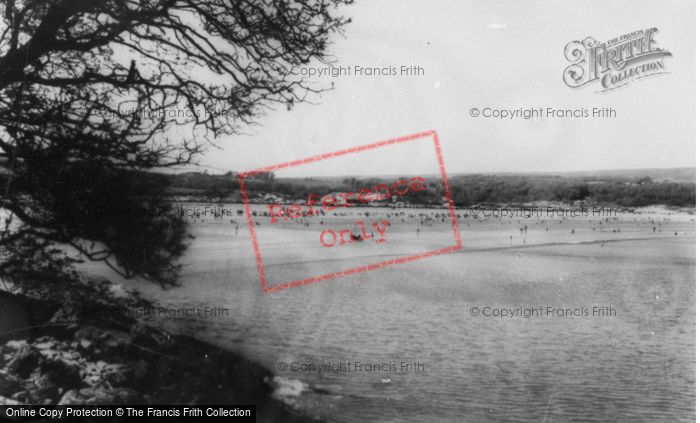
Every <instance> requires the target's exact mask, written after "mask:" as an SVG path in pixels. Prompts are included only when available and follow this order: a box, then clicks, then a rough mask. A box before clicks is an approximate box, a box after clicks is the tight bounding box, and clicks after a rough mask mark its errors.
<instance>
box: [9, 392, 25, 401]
mask: <svg viewBox="0 0 700 423" xmlns="http://www.w3.org/2000/svg"><path fill="white" fill-rule="evenodd" d="M10 398H12V399H13V400H15V401H19V402H27V393H26V392H25V391H24V390H22V391H19V392H15V393H14V394H12V395H10Z"/></svg>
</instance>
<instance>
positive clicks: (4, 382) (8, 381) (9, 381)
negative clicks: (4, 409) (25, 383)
mask: <svg viewBox="0 0 700 423" xmlns="http://www.w3.org/2000/svg"><path fill="white" fill-rule="evenodd" d="M21 389H23V387H22V384H21V383H20V381H19V380H18V379H16V378H14V377H12V376H10V375H7V374H4V373H0V396H6V395H12V394H14V393H15V392H17V391H19V390H21Z"/></svg>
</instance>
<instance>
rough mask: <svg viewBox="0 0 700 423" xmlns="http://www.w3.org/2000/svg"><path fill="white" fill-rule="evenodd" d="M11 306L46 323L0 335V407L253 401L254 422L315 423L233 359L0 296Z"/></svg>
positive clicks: (157, 334)
mask: <svg viewBox="0 0 700 423" xmlns="http://www.w3.org/2000/svg"><path fill="white" fill-rule="evenodd" d="M12 302H14V304H15V305H16V306H17V307H20V308H23V309H25V310H27V309H26V307H27V306H29V307H31V308H30V309H28V310H27V311H28V313H30V314H32V315H28V316H26V317H27V319H28V320H30V321H31V320H35V319H36V318H37V316H40V315H43V316H46V315H51V318H50V319H48V320H47V321H45V322H37V321H34V322H32V323H35V324H33V325H31V326H30V327H29V328H20V327H16V328H14V330H6V331H5V332H3V333H0V405H20V404H38V405H63V404H65V405H69V404H70V405H73V404H74V405H97V404H100V405H102V404H104V405H106V404H124V405H126V404H193V405H195V404H197V405H198V404H231V405H251V404H254V405H256V406H257V412H256V417H257V421H259V422H276V421H285V422H298V423H306V422H321V420H318V419H314V418H311V417H309V416H305V415H303V414H301V413H300V412H298V411H296V410H294V409H293V408H291V407H289V406H288V405H286V404H285V403H283V402H282V401H280V400H278V399H275V398H273V396H272V394H273V387H272V386H271V384H270V381H272V378H273V374H272V372H271V371H270V370H269V369H267V368H265V367H263V366H262V365H260V364H258V363H255V362H253V361H251V360H249V359H247V358H246V357H243V356H242V355H240V354H237V353H234V352H231V351H227V350H224V349H223V348H220V347H217V346H215V345H212V344H209V343H206V342H204V341H200V340H198V339H195V338H193V337H189V336H184V335H172V334H170V333H168V332H165V331H163V330H161V329H156V328H154V327H151V326H147V325H144V324H141V323H138V322H136V320H134V319H131V318H126V317H123V315H122V318H121V319H112V321H109V320H108V319H104V318H101V317H97V318H95V317H94V316H95V315H94V314H93V316H92V317H91V316H90V314H91V313H90V307H82V306H78V307H77V308H76V307H75V306H73V307H68V310H67V308H66V307H62V306H61V305H59V304H55V303H52V302H50V301H44V300H36V299H32V298H29V297H26V296H22V295H15V294H7V293H4V292H3V293H1V295H0V303H1V304H3V305H8V304H11V303H12ZM99 307H100V310H101V311H102V312H104V311H105V310H104V307H105V306H103V305H100V306H99ZM14 311H17V308H15V310H14ZM93 311H94V310H93ZM111 311H112V312H113V313H115V314H113V315H116V313H118V311H119V310H118V307H114V308H113V309H112V310H111Z"/></svg>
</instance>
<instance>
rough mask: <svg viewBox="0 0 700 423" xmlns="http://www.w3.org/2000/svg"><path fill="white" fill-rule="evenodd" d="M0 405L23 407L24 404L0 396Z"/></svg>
mask: <svg viewBox="0 0 700 423" xmlns="http://www.w3.org/2000/svg"><path fill="white" fill-rule="evenodd" d="M0 405H22V403H21V402H19V401H16V400H13V399H10V398H7V397H3V396H2V395H0Z"/></svg>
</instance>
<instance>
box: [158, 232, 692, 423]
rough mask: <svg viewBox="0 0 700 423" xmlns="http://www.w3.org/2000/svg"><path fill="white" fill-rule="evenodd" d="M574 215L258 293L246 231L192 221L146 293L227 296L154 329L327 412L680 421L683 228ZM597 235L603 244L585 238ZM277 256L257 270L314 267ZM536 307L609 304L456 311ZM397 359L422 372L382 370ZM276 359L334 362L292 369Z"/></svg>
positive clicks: (686, 413) (686, 290) (688, 271)
mask: <svg viewBox="0 0 700 423" xmlns="http://www.w3.org/2000/svg"><path fill="white" fill-rule="evenodd" d="M563 225H564V226H566V224H563ZM587 225H588V226H590V225H589V224H588V223H585V224H584V223H581V224H580V225H579V229H577V235H575V236H574V235H571V234H569V231H570V229H568V226H567V227H566V228H564V227H563V226H562V227H561V228H556V227H555V228H554V229H552V230H550V231H546V232H544V230H543V228H542V227H539V226H537V224H536V223H532V224H531V225H530V234H529V236H530V240H528V242H527V244H522V242H521V236H520V234H519V233H518V229H517V226H515V227H512V225H511V226H508V225H505V226H504V224H503V223H501V224H497V225H492V226H491V227H486V226H484V227H478V225H474V224H472V225H470V227H465V226H464V225H463V227H462V229H463V232H462V234H463V236H464V238H465V251H462V252H459V253H454V254H449V255H445V256H439V257H433V258H430V259H426V260H422V261H418V262H414V263H410V264H404V265H399V266H396V267H393V268H386V269H382V270H377V271H372V272H370V273H364V274H358V275H354V276H350V277H347V278H343V279H338V280H333V281H327V282H323V283H320V284H316V285H311V286H307V287H302V288H297V289H291V290H286V291H283V292H278V293H273V294H263V293H262V291H261V289H260V285H259V281H258V274H257V269H256V267H255V261H254V258H253V255H252V253H251V251H250V250H251V249H250V241H249V239H248V237H247V231H246V230H244V229H243V228H241V230H240V233H238V234H236V233H235V230H234V228H233V225H228V226H227V225H223V224H219V225H207V224H204V225H201V226H200V227H198V228H196V232H195V233H196V235H197V240H196V241H195V242H194V243H193V244H192V246H191V248H190V250H189V253H188V257H187V258H186V259H185V263H186V266H185V268H184V271H183V276H182V278H183V279H182V282H183V286H182V287H181V288H178V289H173V290H170V291H168V292H166V293H163V292H161V291H159V290H157V289H152V288H147V289H146V292H145V293H146V295H150V294H152V295H154V296H157V297H158V298H160V299H161V301H162V303H163V304H167V305H169V306H172V307H179V306H183V305H186V306H193V305H198V306H202V307H204V306H210V307H227V308H228V309H229V313H230V314H229V316H227V317H226V316H223V317H214V318H209V319H163V320H162V324H163V325H165V326H166V327H167V328H168V329H170V330H174V331H179V332H182V333H188V334H193V335H195V336H197V337H199V338H201V339H204V340H207V341H211V342H214V343H217V344H219V345H222V346H224V347H227V348H229V349H232V350H235V351H239V352H242V353H244V354H247V355H248V356H249V357H250V358H252V359H253V360H256V361H258V362H260V363H262V364H264V365H266V366H267V367H268V368H270V369H272V370H273V372H274V373H275V374H276V375H278V376H280V378H279V379H277V388H278V393H279V394H280V395H282V398H283V399H284V400H285V401H287V402H288V403H290V404H292V405H294V406H295V407H297V408H300V409H302V410H304V411H305V412H306V413H308V414H309V415H312V416H320V417H322V418H324V419H326V420H328V421H338V422H363V421H385V422H391V421H396V422H399V421H415V422H425V421H473V422H500V421H523V422H526V421H527V422H530V421H541V422H568V421H578V422H587V421H591V422H594V421H596V422H597V421H611V422H613V421H614V422H626V421H629V422H639V421H649V422H651V421H654V422H655V421H665V422H669V421H694V416H695V406H694V400H695V377H694V375H695V364H694V360H695V357H694V353H695V335H694V334H695V304H694V301H695V300H694V299H695V286H694V285H695V238H694V232H691V231H693V230H694V229H693V225H692V224H690V223H688V224H684V225H680V224H678V225H680V226H678V228H680V230H682V231H683V232H681V233H679V235H678V236H673V234H669V233H666V234H665V235H657V238H651V239H650V236H649V235H648V234H647V232H648V228H644V227H643V226H640V224H638V223H634V224H633V223H629V224H625V223H622V224H621V225H622V227H623V228H624V229H623V231H622V234H615V235H613V234H600V233H595V234H594V233H592V232H590V231H589V232H585V229H586V227H587ZM667 226H672V224H670V223H669V224H668V225H667ZM678 228H674V229H672V230H678ZM584 232H585V234H584ZM513 233H515V236H514V241H513V240H510V238H509V236H510V235H508V234H513ZM621 235H624V236H621ZM655 235H656V234H655ZM426 236H428V235H426ZM596 237H598V238H600V237H602V238H603V239H604V240H605V241H604V242H590V243H589V242H588V241H592V240H593V239H598V238H596ZM522 238H524V237H522ZM625 238H643V239H637V240H634V239H632V240H624V239H625ZM290 239H292V238H291V237H290V236H289V234H286V235H282V236H281V237H280V238H279V240H287V242H288V243H289V240H290ZM614 239H617V241H615V242H611V241H610V240H614ZM532 240H535V241H537V242H535V241H532ZM548 241H550V242H548ZM280 242H281V241H280ZM537 243H540V244H543V245H540V246H537V245H533V244H537ZM562 243H563V244H562ZM511 244H514V246H512V247H511ZM552 244H553V245H552ZM490 246H499V248H495V249H493V250H490V251H489V250H484V249H485V248H488V247H490ZM482 247H483V248H482ZM500 247H504V248H500ZM283 251H285V253H284V254H283V255H284V257H283V259H280V260H279V261H275V260H274V258H269V257H270V255H269V254H272V253H271V252H273V250H272V249H268V251H267V252H268V262H269V263H266V265H267V266H268V267H269V269H270V272H277V273H278V274H281V275H284V274H285V273H290V276H295V275H293V273H296V272H299V273H303V272H304V271H306V272H308V271H314V270H316V268H317V264H314V261H313V260H314V257H315V253H314V252H313V251H309V250H305V249H303V248H294V246H293V245H286V246H285V248H283ZM295 258H296V260H295ZM315 266H316V267H315ZM540 306H543V307H547V306H551V307H556V308H569V309H580V308H581V307H583V308H587V309H588V310H589V311H590V310H592V307H593V306H610V307H612V308H614V309H615V315H614V316H608V317H593V316H588V317H552V318H546V317H540V318H534V317H533V318H524V317H515V318H503V319H499V318H494V317H491V318H488V317H484V316H483V315H482V314H481V313H480V314H479V315H478V316H476V317H474V316H471V315H470V310H471V308H472V307H479V309H480V310H483V308H484V307H494V308H501V307H505V308H518V307H526V308H527V307H540ZM355 362H359V363H362V364H378V365H381V364H385V367H384V370H386V371H383V370H382V369H378V370H375V371H363V370H361V369H356V368H355V365H354V363H355ZM401 362H405V363H414V362H418V363H420V364H422V367H420V366H418V367H417V368H416V369H415V370H417V371H413V372H400V371H390V370H391V369H390V368H389V369H388V368H387V367H390V366H391V364H390V363H394V364H395V365H397V366H398V365H400V363H401ZM279 363H285V364H287V365H291V363H333V364H334V365H336V366H337V365H338V363H349V369H348V368H346V369H345V370H344V371H338V372H332V371H323V372H320V373H319V372H315V373H305V372H292V371H290V370H289V368H287V371H281V370H280V369H281V367H280V366H284V364H282V365H281V364H279ZM339 370H341V369H339Z"/></svg>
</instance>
